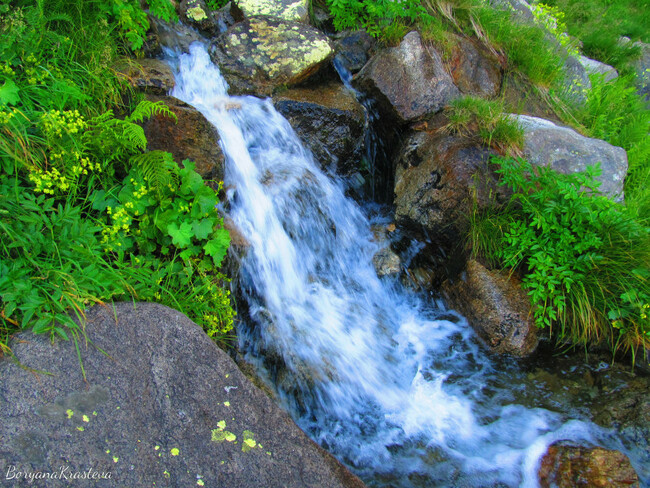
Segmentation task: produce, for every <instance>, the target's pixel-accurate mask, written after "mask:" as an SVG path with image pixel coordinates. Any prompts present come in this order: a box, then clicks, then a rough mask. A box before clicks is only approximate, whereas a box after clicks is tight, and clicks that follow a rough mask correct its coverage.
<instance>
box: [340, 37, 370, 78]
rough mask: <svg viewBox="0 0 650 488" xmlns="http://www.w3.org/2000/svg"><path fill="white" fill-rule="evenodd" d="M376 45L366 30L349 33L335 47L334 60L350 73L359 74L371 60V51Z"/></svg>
mask: <svg viewBox="0 0 650 488" xmlns="http://www.w3.org/2000/svg"><path fill="white" fill-rule="evenodd" d="M376 44H377V41H375V39H373V38H372V37H371V36H370V35H368V33H367V32H366V31H365V30H358V31H354V32H347V33H345V34H344V35H343V36H342V37H340V38H339V39H338V40H337V41H336V43H335V45H334V49H335V51H336V55H335V56H334V59H335V61H336V62H337V63H339V65H340V66H342V67H343V68H344V69H346V70H347V71H349V72H350V73H353V74H354V73H357V72H359V71H360V70H361V68H363V67H364V66H365V64H366V63H367V62H368V59H370V51H371V50H372V49H373V48H374V47H375V45H376Z"/></svg>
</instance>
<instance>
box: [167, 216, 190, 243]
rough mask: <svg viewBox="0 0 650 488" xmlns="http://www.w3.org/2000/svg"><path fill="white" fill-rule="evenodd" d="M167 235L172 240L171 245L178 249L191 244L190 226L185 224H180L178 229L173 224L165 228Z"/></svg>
mask: <svg viewBox="0 0 650 488" xmlns="http://www.w3.org/2000/svg"><path fill="white" fill-rule="evenodd" d="M167 233H168V234H169V235H170V236H171V238H172V243H173V244H174V245H175V246H177V247H180V248H184V247H187V246H189V245H190V243H191V242H192V236H193V235H194V233H193V232H192V226H191V225H190V224H188V223H187V222H183V223H181V226H180V227H178V225H176V224H175V223H172V224H169V226H168V227H167Z"/></svg>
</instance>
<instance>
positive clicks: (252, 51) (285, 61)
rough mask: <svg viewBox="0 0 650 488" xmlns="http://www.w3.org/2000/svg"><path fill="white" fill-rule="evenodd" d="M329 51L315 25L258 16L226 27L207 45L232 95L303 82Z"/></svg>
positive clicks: (260, 92)
mask: <svg viewBox="0 0 650 488" xmlns="http://www.w3.org/2000/svg"><path fill="white" fill-rule="evenodd" d="M332 53H333V51H332V46H331V45H330V42H329V40H328V38H327V37H326V36H325V35H324V34H322V33H321V32H320V31H318V30H316V29H315V28H313V27H311V26H309V25H306V24H301V23H296V22H288V21H282V20H278V19H274V18H271V17H262V16H260V17H254V18H250V19H247V20H245V21H243V22H240V23H238V24H235V25H234V26H232V27H230V28H229V29H228V30H227V31H226V32H225V33H223V34H222V35H221V36H219V38H218V39H217V41H216V43H215V44H213V46H212V48H211V56H212V60H213V61H214V62H215V63H217V64H218V65H219V68H220V69H221V73H222V74H223V76H224V78H226V81H227V82H228V85H229V86H230V93H231V94H236V95H238V94H257V95H270V94H271V93H273V91H274V90H276V89H277V88H279V87H281V86H291V85H295V84H298V83H300V82H302V81H305V80H306V79H307V78H309V77H310V76H312V75H314V74H315V73H316V72H317V71H318V70H319V69H320V68H321V67H322V66H323V65H324V64H325V62H326V61H327V60H328V59H329V58H330V56H331V55H332Z"/></svg>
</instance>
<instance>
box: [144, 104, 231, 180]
mask: <svg viewBox="0 0 650 488" xmlns="http://www.w3.org/2000/svg"><path fill="white" fill-rule="evenodd" d="M149 99H150V100H151V101H162V102H164V103H165V104H166V105H167V106H168V107H169V108H170V110H171V111H172V112H174V114H176V117H177V118H178V122H175V121H174V120H173V119H171V118H169V117H165V116H163V115H156V116H154V117H151V118H150V119H148V120H147V121H145V122H144V124H143V127H144V133H145V135H146V136H147V149H149V150H156V149H157V150H161V151H167V152H170V153H172V154H173V156H174V159H175V160H176V162H177V163H179V164H180V163H181V162H182V161H183V160H184V159H190V160H192V161H194V162H195V163H196V165H195V170H196V172H197V173H199V174H200V175H201V176H203V178H205V179H207V180H214V181H222V180H223V178H224V168H225V156H224V155H223V152H222V151H221V147H220V146H219V133H218V132H217V130H216V129H215V128H214V126H213V125H212V124H211V123H210V122H208V120H207V119H206V118H205V117H204V116H203V114H201V113H200V112H199V111H198V110H196V109H195V108H194V107H192V106H191V105H189V104H187V103H185V102H182V101H180V100H178V99H177V98H174V97H170V96H166V97H149Z"/></svg>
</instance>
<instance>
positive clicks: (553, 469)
mask: <svg viewBox="0 0 650 488" xmlns="http://www.w3.org/2000/svg"><path fill="white" fill-rule="evenodd" d="M538 477H539V483H540V485H541V486H542V488H550V487H555V488H575V487H580V486H584V487H590V488H599V487H602V488H624V487H625V488H628V487H638V486H639V478H638V476H637V474H636V472H635V471H634V468H633V467H632V465H631V464H630V460H629V459H628V458H627V456H626V455H625V454H623V453H621V452H619V451H611V450H608V449H603V448H602V447H593V448H587V447H582V446H574V445H570V444H563V443H556V444H553V445H551V446H550V447H549V448H548V450H547V452H546V454H544V457H543V458H542V465H541V467H540V469H539V472H538Z"/></svg>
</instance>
